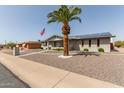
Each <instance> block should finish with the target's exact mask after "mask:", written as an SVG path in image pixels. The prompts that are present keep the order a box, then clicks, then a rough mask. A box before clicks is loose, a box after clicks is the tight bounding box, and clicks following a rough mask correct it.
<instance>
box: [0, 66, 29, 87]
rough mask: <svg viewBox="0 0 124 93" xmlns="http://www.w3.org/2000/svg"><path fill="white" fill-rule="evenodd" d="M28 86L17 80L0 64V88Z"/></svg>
mask: <svg viewBox="0 0 124 93" xmlns="http://www.w3.org/2000/svg"><path fill="white" fill-rule="evenodd" d="M26 87H27V88H28V87H29V86H28V85H27V84H25V83H23V82H22V81H21V80H19V79H18V78H17V77H16V76H15V75H13V74H12V73H11V72H10V71H9V70H8V69H6V68H5V67H4V66H3V65H2V64H0V88H26Z"/></svg>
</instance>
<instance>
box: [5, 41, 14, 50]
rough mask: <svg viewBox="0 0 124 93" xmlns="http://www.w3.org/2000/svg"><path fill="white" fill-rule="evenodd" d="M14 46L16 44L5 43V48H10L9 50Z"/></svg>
mask: <svg viewBox="0 0 124 93" xmlns="http://www.w3.org/2000/svg"><path fill="white" fill-rule="evenodd" d="M15 46H16V44H15V43H13V42H9V43H7V44H6V46H5V47H6V48H11V49H13V47H15Z"/></svg>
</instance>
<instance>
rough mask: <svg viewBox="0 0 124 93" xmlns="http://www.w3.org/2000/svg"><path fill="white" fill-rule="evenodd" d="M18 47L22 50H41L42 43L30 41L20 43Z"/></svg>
mask: <svg viewBox="0 0 124 93" xmlns="http://www.w3.org/2000/svg"><path fill="white" fill-rule="evenodd" d="M16 47H19V48H20V49H40V48H41V43H40V42H37V41H28V42H23V43H19V44H17V45H16Z"/></svg>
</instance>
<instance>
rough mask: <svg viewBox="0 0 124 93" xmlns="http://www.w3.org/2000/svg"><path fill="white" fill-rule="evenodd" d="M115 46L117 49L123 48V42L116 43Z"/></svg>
mask: <svg viewBox="0 0 124 93" xmlns="http://www.w3.org/2000/svg"><path fill="white" fill-rule="evenodd" d="M115 46H116V47H118V48H119V47H123V46H124V41H116V42H115Z"/></svg>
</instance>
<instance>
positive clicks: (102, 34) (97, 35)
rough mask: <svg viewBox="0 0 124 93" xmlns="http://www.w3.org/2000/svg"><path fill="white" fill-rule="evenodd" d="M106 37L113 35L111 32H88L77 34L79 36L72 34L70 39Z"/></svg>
mask: <svg viewBox="0 0 124 93" xmlns="http://www.w3.org/2000/svg"><path fill="white" fill-rule="evenodd" d="M104 37H112V34H111V33H110V32H104V33H96V34H87V35H77V36H70V37H69V38H70V39H92V38H104Z"/></svg>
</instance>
